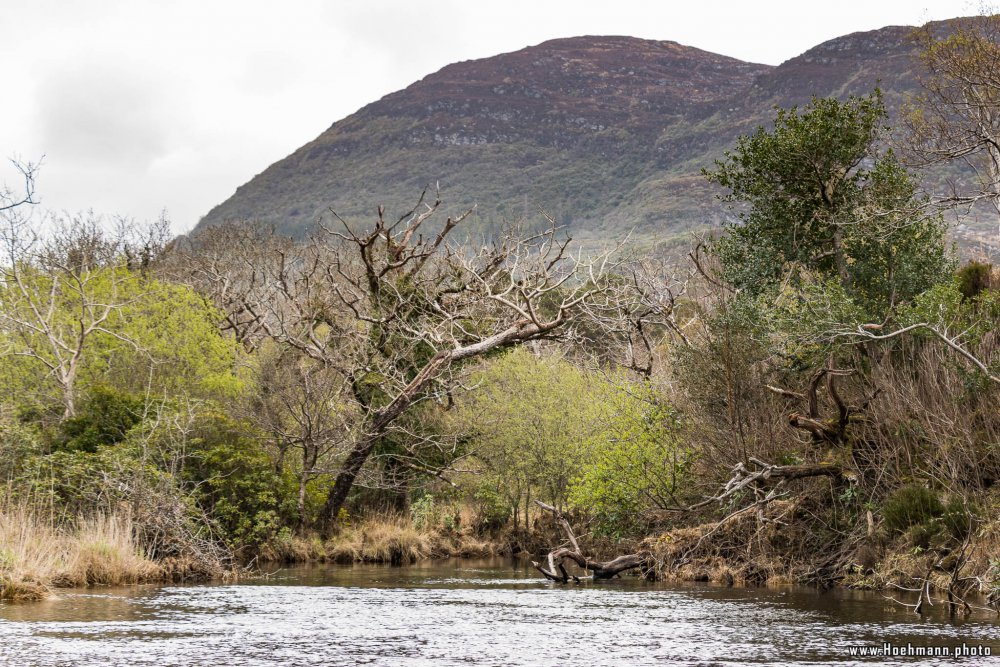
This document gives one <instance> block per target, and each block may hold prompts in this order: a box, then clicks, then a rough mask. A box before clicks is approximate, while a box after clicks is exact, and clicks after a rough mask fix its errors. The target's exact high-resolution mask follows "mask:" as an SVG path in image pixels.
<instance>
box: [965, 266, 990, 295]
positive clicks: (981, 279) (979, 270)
mask: <svg viewBox="0 0 1000 667" xmlns="http://www.w3.org/2000/svg"><path fill="white" fill-rule="evenodd" d="M957 276H958V291H959V292H961V293H962V297H963V298H966V299H974V298H976V297H977V296H979V294H980V293H981V292H983V291H984V290H987V289H990V287H992V285H993V283H992V278H993V265H992V264H987V263H985V262H977V261H976V260H974V259H973V260H969V262H968V263H967V264H965V266H962V267H961V268H959V269H958V272H957Z"/></svg>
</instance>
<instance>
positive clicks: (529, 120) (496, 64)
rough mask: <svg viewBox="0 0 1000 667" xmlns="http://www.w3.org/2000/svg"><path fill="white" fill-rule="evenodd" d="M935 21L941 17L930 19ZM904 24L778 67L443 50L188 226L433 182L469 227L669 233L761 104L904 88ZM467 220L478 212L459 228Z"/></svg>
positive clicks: (309, 219) (595, 40) (640, 51)
mask: <svg viewBox="0 0 1000 667" xmlns="http://www.w3.org/2000/svg"><path fill="white" fill-rule="evenodd" d="M942 25H943V24H942ZM913 30H914V28H912V27H908V26H888V27H885V28H880V29H878V30H873V31H863V32H855V33H851V34H849V35H844V36H842V37H838V38H835V39H832V40H828V41H826V42H823V43H822V44H818V45H816V46H815V47H813V48H811V49H809V50H807V51H805V52H804V53H802V54H800V55H799V56H796V57H794V58H790V59H789V60H787V61H785V62H784V63H782V64H781V65H777V66H773V65H763V64H758V63H748V62H744V61H741V60H738V59H736V58H731V57H728V56H723V55H720V54H715V53H711V52H708V51H704V50H702V49H698V48H696V47H691V46H685V45H682V44H678V43H677V42H672V41H668V40H646V39H640V38H635V37H628V36H593V35H590V36H579V37H567V38H559V39H554V40H548V41H545V42H542V43H540V44H537V45H534V46H529V47H525V48H523V49H519V50H517V51H512V52H509V53H504V54H499V55H497V56H492V57H489V58H481V59H476V60H467V61H462V62H458V63H452V64H450V65H447V66H445V67H443V68H441V69H440V70H438V71H437V72H433V73H431V74H428V75H427V76H425V77H423V78H422V79H420V80H419V81H415V82H414V83H412V84H410V85H409V86H407V87H406V88H404V89H402V90H399V91H395V92H393V93H390V94H388V95H385V96H383V97H382V98H380V99H379V100H376V101H374V102H372V103H370V104H368V105H365V106H364V107H362V108H361V109H359V110H358V111H357V112H355V113H353V114H351V115H349V116H347V117H346V118H344V119H341V120H339V121H337V122H335V123H333V124H332V125H331V126H330V127H329V128H328V129H327V130H325V131H324V132H323V133H321V134H320V135H319V136H318V137H316V138H315V139H314V140H312V141H311V142H309V143H307V144H305V145H304V146H302V147H300V148H298V149H297V150H295V151H294V152H292V153H291V154H290V155H288V156H287V157H286V158H284V159H282V160H279V161H278V162H276V163H274V164H273V165H271V166H269V167H268V168H267V169H265V170H264V171H263V172H261V173H260V174H258V175H257V176H255V177H254V178H253V179H251V180H250V181H249V182H248V183H246V184H244V185H242V186H240V187H239V188H238V189H237V191H236V193H235V194H234V195H233V196H232V197H230V198H229V199H227V200H226V201H224V202H222V203H220V204H219V205H218V206H216V207H214V208H213V209H212V210H211V211H210V212H209V213H208V214H207V215H206V216H205V217H204V218H203V219H202V220H201V221H200V222H199V223H198V227H197V228H196V231H197V229H201V228H204V227H206V226H210V225H214V224H219V223H221V222H223V221H225V220H233V219H236V220H239V219H255V220H259V221H261V222H264V223H267V224H271V225H274V226H275V227H276V228H277V229H278V230H279V231H282V232H284V233H288V234H291V235H293V236H303V235H305V234H306V233H308V231H309V230H310V229H312V228H313V227H314V225H315V224H316V221H317V220H319V219H322V218H323V217H324V216H327V215H329V211H330V210H331V209H332V210H336V211H337V213H338V214H339V215H341V216H343V217H345V218H348V219H354V218H359V217H361V218H365V219H367V217H370V215H371V214H372V212H373V211H374V210H375V207H376V206H377V205H378V204H385V205H387V207H388V208H389V210H397V209H405V208H406V207H407V206H409V205H412V203H413V201H415V200H416V198H417V196H418V195H419V193H420V191H421V190H422V189H423V188H424V187H426V186H427V185H428V184H431V185H433V184H436V183H437V184H440V187H441V191H442V196H443V198H444V199H445V201H446V203H448V204H449V205H451V206H454V207H455V208H456V209H459V208H466V207H468V206H470V205H472V204H473V203H477V204H478V206H479V209H478V215H477V218H478V220H477V221H476V222H474V223H473V227H474V231H483V232H485V233H488V231H489V229H490V228H491V227H492V226H493V225H495V224H499V223H500V222H502V221H508V220H512V219H517V218H522V217H528V218H531V217H533V216H534V217H535V218H538V216H537V215H534V213H535V211H536V209H537V208H542V209H544V210H545V211H547V212H548V213H549V214H550V215H552V216H553V217H555V218H556V219H557V220H559V221H560V222H562V223H565V224H566V225H567V226H568V227H569V228H570V229H572V230H574V232H575V233H577V234H582V235H584V236H587V235H594V236H606V235H607V234H609V233H615V232H620V231H624V230H628V229H637V230H638V233H639V234H640V235H641V236H642V235H645V236H656V237H661V238H662V237H670V236H672V235H677V234H680V233H684V232H686V231H689V230H691V229H694V228H699V227H705V226H711V225H717V224H719V222H720V221H721V220H722V219H723V216H724V212H723V210H722V208H721V205H719V204H718V203H717V202H715V201H714V197H713V195H714V193H715V190H714V189H713V188H712V187H711V186H709V184H707V183H706V182H705V181H704V179H702V178H701V176H700V175H699V174H700V169H701V168H703V167H706V166H710V165H711V164H712V163H713V161H714V160H715V159H717V158H719V157H721V156H722V154H723V153H724V151H725V150H726V149H727V148H729V147H730V146H732V144H733V143H734V142H735V139H736V137H737V136H738V135H739V134H742V133H746V132H748V131H752V130H753V129H755V128H756V127H757V126H758V125H762V124H766V123H767V122H768V121H769V119H770V118H771V117H772V116H773V107H774V106H786V107H787V106H792V105H801V104H803V103H805V102H808V100H809V99H810V97H811V96H812V95H818V96H828V95H834V96H837V97H846V96H847V95H850V94H865V93H868V92H870V91H871V90H872V89H873V88H874V87H875V85H876V83H877V84H879V85H880V86H881V87H882V89H883V92H884V95H885V98H886V102H887V105H888V106H889V108H890V112H891V113H895V112H896V110H897V109H898V107H899V104H900V102H901V101H902V100H903V99H904V98H905V96H906V95H907V94H909V93H911V92H913V91H914V90H915V89H916V80H915V77H914V75H913V64H914V56H915V54H916V47H915V45H914V44H913V43H912V41H911V40H909V34H910V33H911V31H913ZM476 226H478V227H476Z"/></svg>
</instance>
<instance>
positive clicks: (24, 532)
mask: <svg viewBox="0 0 1000 667" xmlns="http://www.w3.org/2000/svg"><path fill="white" fill-rule="evenodd" d="M133 534H134V531H133V526H132V522H131V520H130V519H128V518H127V517H124V516H97V517H95V518H93V519H88V520H83V521H79V522H77V523H75V524H74V525H73V526H72V527H69V528H56V527H55V526H54V522H52V521H50V520H47V519H45V518H43V517H39V516H38V515H35V514H32V513H31V512H30V511H28V510H24V509H13V510H9V509H8V510H5V511H2V512H0V599H8V600H37V599H41V598H43V597H45V596H46V595H47V594H48V593H49V591H50V590H51V589H52V588H65V587H74V586H92V585H110V586H117V585H123V584H138V583H146V582H159V581H168V580H170V579H171V574H172V569H173V568H172V567H171V564H170V563H168V562H155V561H153V560H150V559H148V558H146V557H145V556H143V555H142V550H141V549H140V548H139V546H138V545H137V544H136V543H135V541H134V537H133Z"/></svg>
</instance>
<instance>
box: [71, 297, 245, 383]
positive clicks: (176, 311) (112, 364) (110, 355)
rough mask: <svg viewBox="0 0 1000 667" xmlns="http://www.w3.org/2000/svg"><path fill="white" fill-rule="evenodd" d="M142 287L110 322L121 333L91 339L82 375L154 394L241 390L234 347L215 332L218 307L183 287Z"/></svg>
mask: <svg viewBox="0 0 1000 667" xmlns="http://www.w3.org/2000/svg"><path fill="white" fill-rule="evenodd" d="M145 290H146V291H145V294H144V296H143V298H139V299H136V300H135V301H133V302H132V303H130V304H129V305H128V306H127V307H125V308H124V309H122V311H121V312H120V313H119V314H118V316H117V317H116V318H114V320H113V321H112V323H111V326H112V327H113V328H112V329H111V331H112V332H113V333H114V334H116V335H117V336H120V337H114V336H103V337H99V338H97V339H95V346H94V349H93V350H92V355H91V358H90V360H89V361H88V363H87V365H86V366H85V368H84V370H83V372H82V373H81V375H82V377H83V378H85V379H88V381H90V382H94V381H96V379H97V378H103V380H102V381H103V382H110V383H113V384H114V385H115V386H117V387H119V388H122V389H126V390H129V391H133V392H137V393H138V392H144V391H146V390H147V389H148V390H151V391H152V392H153V393H154V394H155V395H162V394H164V393H167V394H170V395H177V394H182V395H188V396H192V395H193V396H201V397H208V396H215V397H219V396H230V395H233V394H235V393H236V392H237V391H239V389H240V388H241V387H242V382H241V379H240V378H239V376H237V375H236V373H235V372H234V368H235V366H236V359H237V356H238V354H239V352H238V346H237V344H236V343H235V341H233V340H232V339H231V338H230V337H227V336H223V335H222V334H221V333H219V329H218V326H217V325H218V322H219V321H221V319H222V316H221V314H220V313H219V312H218V310H216V309H215V308H214V307H213V306H211V305H210V304H209V303H208V302H207V301H206V300H205V299H204V298H203V297H201V296H200V295H199V294H198V293H197V292H195V291H194V290H193V289H192V288H190V287H188V286H187V285H180V284H176V283H165V282H160V281H155V280H147V281H145Z"/></svg>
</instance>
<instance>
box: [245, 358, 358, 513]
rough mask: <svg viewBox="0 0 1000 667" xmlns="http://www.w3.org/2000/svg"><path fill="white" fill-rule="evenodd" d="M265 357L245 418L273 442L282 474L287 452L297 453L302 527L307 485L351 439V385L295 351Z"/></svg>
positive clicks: (326, 368) (330, 370) (260, 366)
mask: <svg viewBox="0 0 1000 667" xmlns="http://www.w3.org/2000/svg"><path fill="white" fill-rule="evenodd" d="M262 356H263V359H262V361H261V362H260V364H259V365H258V367H257V369H256V380H257V383H256V384H257V388H258V389H257V391H256V392H254V394H253V396H252V398H251V399H250V400H249V402H248V403H247V405H246V406H244V407H245V409H244V416H245V417H246V418H247V420H248V421H249V422H250V423H252V424H253V425H255V426H256V427H257V428H258V429H260V430H261V431H263V432H264V433H266V434H268V436H269V437H270V438H272V439H273V441H274V444H275V445H276V448H277V461H276V468H277V469H278V470H279V471H281V470H284V468H285V458H286V456H287V454H288V452H289V450H291V451H293V452H297V453H298V457H299V462H298V463H299V467H298V470H297V473H298V477H299V489H298V513H299V522H300V524H301V525H303V526H304V525H305V524H306V522H307V517H306V491H307V487H308V484H309V482H310V481H312V480H313V479H315V478H316V477H318V476H319V475H320V474H321V473H322V472H323V468H322V467H321V466H323V465H325V462H326V459H327V458H328V457H329V456H330V455H331V454H333V453H337V452H339V451H340V450H341V449H342V448H343V447H344V445H345V443H346V442H348V441H349V439H350V435H351V428H352V424H353V422H354V421H355V418H356V415H355V414H353V413H352V412H351V404H350V402H349V401H347V400H345V394H346V393H347V392H349V391H350V386H349V384H348V383H347V382H346V381H345V378H343V377H342V376H340V375H339V374H337V373H336V371H334V370H333V369H332V368H330V367H328V366H327V365H325V364H322V363H319V362H317V361H315V360H313V359H310V358H309V357H306V356H304V355H301V354H299V353H298V352H297V351H296V350H294V349H290V348H285V349H283V350H278V351H276V353H275V354H270V355H262Z"/></svg>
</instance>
